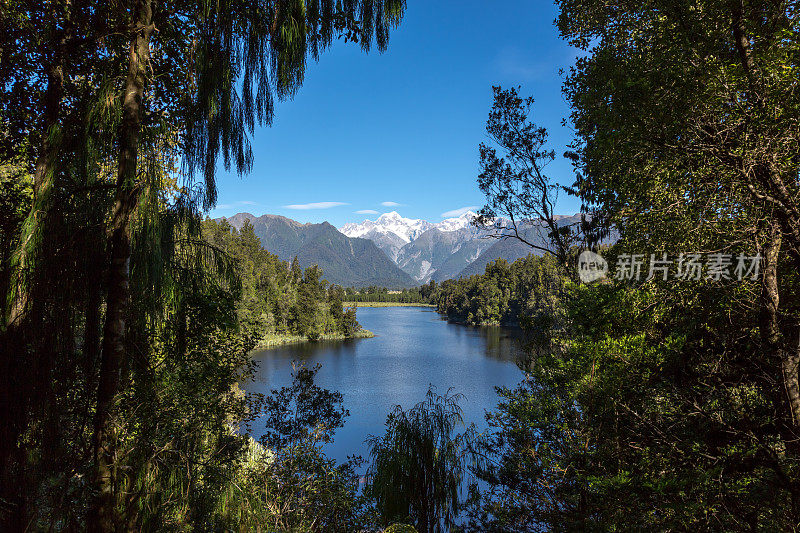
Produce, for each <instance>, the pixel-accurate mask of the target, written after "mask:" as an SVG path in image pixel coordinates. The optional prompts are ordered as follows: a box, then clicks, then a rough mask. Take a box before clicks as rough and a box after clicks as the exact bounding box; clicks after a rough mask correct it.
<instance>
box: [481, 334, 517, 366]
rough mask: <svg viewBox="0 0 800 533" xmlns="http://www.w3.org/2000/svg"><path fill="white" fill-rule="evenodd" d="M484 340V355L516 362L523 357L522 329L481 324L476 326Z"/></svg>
mask: <svg viewBox="0 0 800 533" xmlns="http://www.w3.org/2000/svg"><path fill="white" fill-rule="evenodd" d="M477 329H478V330H479V331H480V334H481V336H482V337H483V338H484V339H485V341H486V356H487V357H489V358H491V359H497V360H499V361H512V362H517V361H520V360H522V359H524V358H525V350H524V349H523V346H524V339H523V335H522V331H521V330H519V329H516V328H504V327H500V326H483V327H479V328H477Z"/></svg>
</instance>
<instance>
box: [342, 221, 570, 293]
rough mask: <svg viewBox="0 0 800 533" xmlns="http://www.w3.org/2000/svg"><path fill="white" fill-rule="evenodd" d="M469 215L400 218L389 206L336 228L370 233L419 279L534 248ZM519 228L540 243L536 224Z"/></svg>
mask: <svg viewBox="0 0 800 533" xmlns="http://www.w3.org/2000/svg"><path fill="white" fill-rule="evenodd" d="M474 217H475V213H473V212H471V211H467V212H466V213H464V214H463V215H461V216H459V217H455V218H448V219H445V220H443V221H441V222H439V223H431V222H426V221H424V220H419V219H411V218H404V217H402V216H400V215H399V214H398V213H397V212H394V211H393V212H391V213H385V214H383V215H381V216H379V217H378V218H377V219H376V220H365V221H364V222H362V223H359V224H355V223H350V224H345V225H344V226H342V227H341V228H339V231H341V232H342V233H344V234H345V235H347V236H349V237H363V238H366V239H370V240H371V241H373V242H374V243H375V244H376V245H377V246H378V248H380V249H381V250H383V251H384V253H386V255H387V256H388V257H389V258H390V259H392V260H393V261H394V262H395V263H396V264H397V266H399V267H400V268H401V269H402V270H403V271H404V272H406V273H407V274H409V275H410V276H411V277H413V278H414V279H415V280H416V281H417V282H418V283H427V282H428V281H430V280H435V281H437V282H438V281H444V280H446V279H451V278H458V277H462V276H471V275H472V274H480V273H483V271H484V268H485V267H486V265H487V264H488V263H489V262H491V261H494V260H495V259H500V258H503V259H506V260H508V261H515V260H517V259H520V258H522V257H526V256H527V255H528V254H530V253H539V252H537V251H536V250H534V249H532V248H531V247H530V246H528V245H527V244H525V243H523V242H521V241H519V240H516V239H497V238H495V237H493V236H494V235H495V231H494V230H493V229H487V228H478V227H475V226H474V225H473V224H472V219H473V218H474ZM578 220H579V217H578V216H577V215H575V216H571V217H566V216H565V217H559V219H558V223H559V224H572V223H574V222H577V221H578ZM495 222H496V223H497V224H498V225H500V226H507V225H510V221H508V220H505V219H503V218H498V219H497V220H496V221H495ZM520 231H521V233H522V235H523V237H524V238H525V239H526V240H528V241H529V242H531V243H534V244H539V245H542V246H544V245H545V239H544V235H546V231H540V226H539V224H537V223H533V224H526V225H525V226H524V227H522V229H521V230H520Z"/></svg>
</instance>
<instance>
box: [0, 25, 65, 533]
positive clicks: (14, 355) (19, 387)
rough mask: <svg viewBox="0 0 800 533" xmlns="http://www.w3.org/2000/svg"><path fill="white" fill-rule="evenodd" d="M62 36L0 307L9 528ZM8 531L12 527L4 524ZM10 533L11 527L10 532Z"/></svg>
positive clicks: (16, 495)
mask: <svg viewBox="0 0 800 533" xmlns="http://www.w3.org/2000/svg"><path fill="white" fill-rule="evenodd" d="M66 40H67V35H66V33H65V32H62V34H61V35H60V36H59V37H58V39H55V40H54V42H55V43H56V47H55V52H54V55H53V59H52V60H51V61H50V63H49V65H48V66H46V67H45V69H44V70H45V73H46V76H47V88H46V89H45V92H44V95H43V97H42V103H43V107H44V114H43V117H42V132H43V134H42V141H41V146H40V148H39V155H38V156H37V158H36V167H35V171H34V176H33V204H32V205H31V210H30V212H29V213H28V215H27V216H26V218H25V221H24V222H23V225H22V230H21V236H20V241H19V243H18V244H17V247H16V250H15V251H14V253H13V255H12V258H11V263H12V266H11V269H12V273H11V279H10V280H9V285H8V291H9V292H8V294H7V295H5V294H4V295H3V296H7V298H8V299H7V300H6V301H4V302H3V304H4V306H3V310H4V311H5V313H4V316H3V318H4V322H3V325H4V326H5V331H4V332H3V338H2V340H0V343H2V345H3V346H2V349H0V376H2V378H0V379H2V381H0V487H1V488H0V498H2V499H3V500H4V501H6V502H9V503H10V504H11V506H12V509H11V511H10V513H9V515H8V518H9V520H10V521H11V522H14V521H15V520H19V521H20V522H24V520H25V515H26V510H25V494H24V492H25V489H24V485H23V483H21V481H20V480H21V479H22V478H24V466H25V465H24V457H25V451H24V450H23V449H21V448H20V447H19V446H20V445H19V444H18V442H17V441H18V437H19V435H20V433H21V432H22V431H24V428H25V426H26V425H27V421H26V418H27V410H28V406H29V397H30V391H31V390H32V389H33V387H34V386H35V382H36V381H37V379H43V377H42V376H30V375H28V373H29V366H28V364H29V361H28V360H27V357H26V356H25V354H26V353H27V348H28V342H27V341H26V338H25V335H24V333H25V331H24V329H25V328H24V327H23V322H24V320H25V315H26V312H27V310H28V307H29V287H30V271H31V263H32V262H33V259H34V255H35V253H36V249H37V247H38V241H39V239H40V238H41V234H42V226H43V222H44V220H45V218H46V216H47V214H48V212H49V210H50V200H51V196H52V191H53V184H54V178H55V176H54V164H55V159H56V155H57V152H58V143H56V142H52V139H51V135H57V132H56V130H57V128H58V120H59V114H60V111H61V102H62V98H63V93H64V69H63V60H64V48H65V45H66ZM6 525H10V523H6ZM11 527H14V526H11Z"/></svg>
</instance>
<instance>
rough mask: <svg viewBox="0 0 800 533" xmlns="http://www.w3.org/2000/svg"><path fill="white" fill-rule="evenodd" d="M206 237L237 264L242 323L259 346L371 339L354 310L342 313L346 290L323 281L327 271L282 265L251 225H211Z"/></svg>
mask: <svg viewBox="0 0 800 533" xmlns="http://www.w3.org/2000/svg"><path fill="white" fill-rule="evenodd" d="M203 236H204V238H205V240H206V241H207V242H208V243H209V244H210V245H211V246H213V247H215V248H216V249H218V250H221V251H223V252H224V253H226V254H228V255H230V256H231V257H232V258H234V260H235V265H236V268H237V271H238V274H239V278H240V280H241V283H242V296H241V299H240V300H239V302H238V304H237V315H238V319H239V321H240V322H241V323H243V324H246V325H247V326H248V327H249V328H252V329H253V331H254V333H255V335H256V336H257V338H258V339H259V341H258V342H259V344H260V345H268V344H271V343H274V342H280V340H281V338H286V337H301V338H305V339H308V340H319V339H320V338H323V337H326V338H352V337H356V336H364V335H365V334H366V333H365V332H364V330H362V329H361V326H360V325H359V324H358V321H357V320H356V310H355V308H350V309H343V298H344V295H345V294H344V290H343V289H342V288H341V287H338V286H336V285H330V284H328V282H327V281H325V280H324V279H322V276H323V271H322V269H320V268H319V267H318V266H316V265H312V266H310V267H308V268H306V269H305V270H303V269H301V268H300V265H299V263H298V261H297V259H294V260H293V261H292V262H291V263H290V262H288V261H281V260H280V259H279V258H278V256H276V255H273V254H271V253H269V252H267V251H266V250H264V249H263V248H262V247H261V243H260V242H259V239H258V237H256V235H255V232H254V231H253V225H252V224H250V223H249V222H245V223H244V225H243V226H242V227H241V229H239V230H237V229H236V228H234V227H233V226H231V225H230V224H228V223H227V222H226V221H225V220H222V221H220V222H216V221H213V220H210V219H207V220H205V221H204V222H203Z"/></svg>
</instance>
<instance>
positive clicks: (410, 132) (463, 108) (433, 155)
mask: <svg viewBox="0 0 800 533" xmlns="http://www.w3.org/2000/svg"><path fill="white" fill-rule="evenodd" d="M556 14H557V11H556V7H555V6H554V5H553V4H551V3H550V2H546V1H536V0H533V1H530V0H529V1H516V2H495V1H491V0H484V1H477V0H474V1H468V0H467V1H456V0H441V1H438V0H437V1H430V0H428V1H426V0H408V8H407V11H406V16H405V18H404V19H403V22H402V24H401V25H400V27H399V28H397V29H396V30H395V31H394V33H393V34H392V37H391V39H390V42H389V48H388V50H387V51H386V52H385V53H383V54H379V53H378V52H376V51H372V52H370V53H369V54H364V53H363V52H362V51H361V50H360V48H359V47H357V46H355V45H352V44H344V43H342V42H339V43H335V44H334V46H333V47H332V48H331V49H329V50H328V51H327V52H325V53H324V54H323V55H322V56H321V58H320V61H319V62H318V63H313V62H312V63H310V64H309V66H308V69H307V72H306V81H305V83H304V84H303V87H302V88H301V89H300V90H299V92H298V93H297V95H296V96H295V97H294V99H293V100H291V101H286V102H282V103H280V104H278V105H277V106H276V113H275V120H274V123H273V125H272V127H270V128H266V127H264V128H258V129H257V130H256V132H255V134H254V136H253V139H252V144H253V152H254V156H255V161H254V165H253V170H252V172H251V173H250V174H249V175H246V176H242V177H239V176H237V175H236V174H235V173H228V172H226V171H225V170H224V169H222V168H220V170H219V173H218V188H219V201H218V204H217V208H216V209H214V210H213V211H212V212H211V213H210V214H211V216H213V217H218V216H231V215H233V214H235V213H238V212H242V211H246V212H250V213H253V214H255V215H261V214H265V213H272V214H280V215H284V216H287V217H290V218H293V219H295V220H299V221H301V222H322V221H324V220H327V221H329V222H331V223H332V224H334V225H336V226H340V225H342V224H344V223H345V222H353V221H361V220H363V219H364V218H372V219H374V218H375V217H376V216H377V215H376V214H373V213H371V212H375V213H384V212H388V211H392V210H396V211H398V212H399V213H400V214H402V215H403V216H407V217H412V218H424V219H426V220H430V221H433V222H436V221H439V220H441V219H442V218H443V214H445V213H448V212H450V213H451V214H455V213H457V212H458V210H459V209H462V208H465V207H470V206H480V205H482V204H483V195H482V194H481V192H480V191H479V190H478V187H477V184H476V176H477V174H478V172H479V170H478V144H479V143H480V142H482V141H484V140H485V139H486V134H485V130H484V127H485V124H486V117H487V114H488V112H489V109H490V107H491V103H492V91H491V87H492V85H503V86H512V85H522V92H523V94H525V95H528V94H530V95H533V97H534V98H535V100H536V102H535V104H534V115H533V118H534V120H535V121H536V122H537V123H539V124H540V125H543V126H545V127H547V128H548V129H549V131H550V139H551V145H552V147H553V148H554V149H555V150H556V152H557V154H558V159H557V160H556V161H555V162H554V163H552V164H551V165H550V166H549V167H548V172H549V174H550V175H551V176H553V177H554V178H556V179H557V180H558V181H560V182H563V183H572V176H573V171H572V169H571V166H570V165H569V163H568V162H566V161H565V160H564V159H563V157H561V154H563V152H564V150H565V148H566V145H567V144H568V143H569V141H570V139H571V137H572V132H571V130H570V129H569V128H567V127H564V126H563V125H562V120H563V119H564V118H565V117H567V116H568V112H569V109H568V106H567V104H566V102H565V100H564V97H563V96H562V94H561V84H562V81H563V80H562V78H561V77H560V76H559V74H558V71H559V69H560V68H564V69H566V68H567V67H569V66H570V65H571V64H572V63H573V62H574V58H575V55H576V51H575V50H574V49H571V48H570V47H569V46H568V45H567V44H566V43H564V42H563V41H561V40H560V39H559V38H558V32H557V30H556V28H555V26H554V24H553V20H554V19H555V17H556ZM577 208H578V203H577V201H575V200H573V199H568V198H565V197H564V195H562V199H561V200H560V202H559V205H558V212H559V213H570V214H571V213H574V212H576V211H577ZM359 211H361V213H358V212H359Z"/></svg>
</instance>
